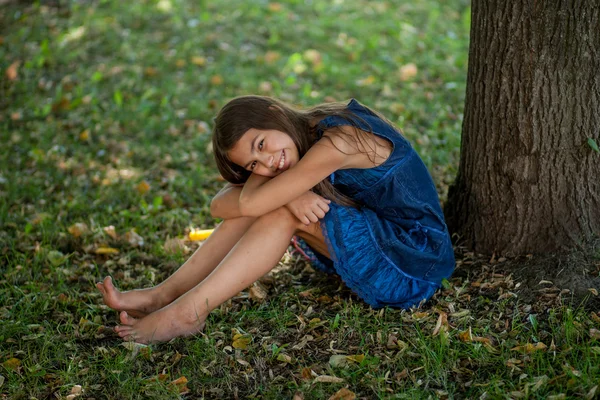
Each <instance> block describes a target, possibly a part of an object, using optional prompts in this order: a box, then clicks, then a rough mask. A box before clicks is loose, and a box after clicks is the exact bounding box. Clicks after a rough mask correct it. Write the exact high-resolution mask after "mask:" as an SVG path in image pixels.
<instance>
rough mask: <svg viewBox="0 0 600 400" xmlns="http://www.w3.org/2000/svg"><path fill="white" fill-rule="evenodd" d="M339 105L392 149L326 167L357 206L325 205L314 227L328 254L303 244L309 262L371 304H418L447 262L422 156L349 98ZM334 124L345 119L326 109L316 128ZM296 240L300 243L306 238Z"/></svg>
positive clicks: (446, 240)
mask: <svg viewBox="0 0 600 400" xmlns="http://www.w3.org/2000/svg"><path fill="white" fill-rule="evenodd" d="M347 108H348V110H349V111H351V112H352V113H353V114H354V115H357V116H359V117H360V118H362V119H363V120H364V121H365V122H366V123H368V125H369V126H366V125H364V124H363V123H362V122H358V125H359V128H360V129H362V130H364V131H367V132H368V131H370V130H372V131H373V133H375V134H376V135H378V136H380V137H383V138H385V139H387V140H388V141H390V142H391V143H392V145H393V150H392V152H391V154H390V156H389V158H388V159H387V160H386V161H385V162H384V163H383V164H381V165H379V166H377V167H373V168H368V169H356V168H351V169H344V170H338V171H336V172H334V173H333V174H331V176H330V177H329V179H330V181H331V183H332V184H333V186H334V187H335V188H336V189H337V190H339V191H340V192H341V193H344V194H345V195H347V196H348V197H350V198H352V199H354V200H355V201H357V202H358V203H360V204H361V207H360V208H354V207H347V206H341V205H338V204H335V203H333V202H332V203H331V204H330V205H329V206H330V210H329V212H328V213H327V214H325V217H324V218H323V219H322V220H321V230H322V232H323V235H324V237H325V241H326V243H327V247H328V250H329V254H330V255H331V257H332V259H331V260H330V259H329V258H327V257H325V256H323V255H321V254H319V253H317V252H316V251H310V252H309V253H310V254H309V255H310V256H311V258H312V264H313V266H315V267H316V268H317V269H320V270H323V271H326V272H334V273H337V274H339V275H340V276H341V278H342V280H343V281H344V282H345V283H346V285H347V286H348V287H350V289H352V290H353V291H354V292H356V293H357V294H358V295H359V297H361V298H362V299H363V300H364V301H365V302H367V303H368V304H370V305H371V306H372V307H374V308H380V307H385V306H390V307H398V308H409V307H413V306H418V305H419V304H420V303H421V302H422V301H423V300H427V299H429V298H430V297H431V296H432V295H433V294H434V292H435V291H436V290H437V289H438V288H439V286H440V284H441V281H442V279H443V278H448V277H449V276H450V275H451V274H452V272H453V270H454V265H455V260H454V251H453V248H452V243H451V240H450V235H449V234H448V228H447V227H446V223H445V221H444V215H443V213H442V210H441V207H440V203H439V199H438V195H437V191H436V189H435V186H434V184H433V181H432V179H431V176H430V175H429V172H428V171H427V168H426V167H425V164H423V161H421V159H420V157H419V156H418V155H417V153H416V152H415V151H414V149H413V148H412V146H411V145H410V143H409V142H408V141H407V140H406V139H405V138H404V137H402V135H401V134H400V133H399V132H398V131H397V130H396V129H395V128H393V127H392V126H391V125H389V124H388V123H387V122H385V121H384V120H382V119H381V118H379V117H378V116H377V115H375V114H374V113H373V112H371V111H370V110H369V109H368V108H366V107H364V106H362V105H361V104H360V103H359V102H357V101H356V100H354V99H352V100H351V101H350V103H349V104H348V106H347ZM339 125H349V123H348V122H347V121H346V120H345V119H344V118H341V117H338V116H330V117H327V118H325V119H323V120H322V121H321V122H320V123H319V126H318V127H317V129H318V131H319V134H320V135H322V134H323V131H324V130H326V129H328V128H331V127H334V126H339ZM302 247H303V248H304V249H305V250H306V249H308V246H307V245H306V243H302ZM311 250H312V249H311ZM307 253H308V252H307Z"/></svg>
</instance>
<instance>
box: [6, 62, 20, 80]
mask: <svg viewBox="0 0 600 400" xmlns="http://www.w3.org/2000/svg"><path fill="white" fill-rule="evenodd" d="M19 65H21V61H15V62H13V63H12V64H10V66H9V67H8V68H6V73H5V74H6V79H8V80H9V81H16V80H17V77H18V76H19Z"/></svg>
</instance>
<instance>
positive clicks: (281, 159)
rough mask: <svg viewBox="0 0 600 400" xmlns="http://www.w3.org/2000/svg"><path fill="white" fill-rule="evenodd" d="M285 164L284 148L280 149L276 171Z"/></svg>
mask: <svg viewBox="0 0 600 400" xmlns="http://www.w3.org/2000/svg"><path fill="white" fill-rule="evenodd" d="M284 165H285V150H281V158H280V159H279V165H277V171H281V169H282V168H283V166H284Z"/></svg>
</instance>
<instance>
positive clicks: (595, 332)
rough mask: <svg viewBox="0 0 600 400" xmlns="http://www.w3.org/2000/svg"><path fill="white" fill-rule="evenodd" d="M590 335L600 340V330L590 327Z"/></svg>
mask: <svg viewBox="0 0 600 400" xmlns="http://www.w3.org/2000/svg"><path fill="white" fill-rule="evenodd" d="M590 337H591V338H592V339H596V340H600V330H598V329H596V328H590Z"/></svg>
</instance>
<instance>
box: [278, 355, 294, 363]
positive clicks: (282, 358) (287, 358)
mask: <svg viewBox="0 0 600 400" xmlns="http://www.w3.org/2000/svg"><path fill="white" fill-rule="evenodd" d="M277 361H281V362H284V363H288V364H289V363H291V362H292V357H290V356H288V355H287V354H283V353H279V354H277Z"/></svg>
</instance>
